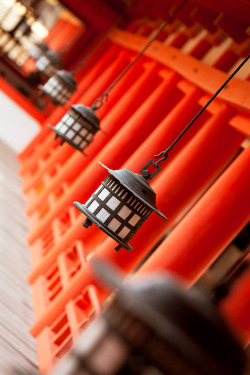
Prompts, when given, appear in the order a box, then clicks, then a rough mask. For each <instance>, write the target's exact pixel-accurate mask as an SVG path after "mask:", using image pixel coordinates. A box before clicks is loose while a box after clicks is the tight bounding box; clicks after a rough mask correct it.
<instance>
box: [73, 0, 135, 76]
mask: <svg viewBox="0 0 250 375" xmlns="http://www.w3.org/2000/svg"><path fill="white" fill-rule="evenodd" d="M130 8H131V3H130V4H129V5H128V7H127V8H126V9H125V11H124V12H123V13H122V14H121V15H120V17H118V18H117V20H116V21H115V23H114V24H113V25H112V26H111V28H110V29H109V30H108V31H107V32H106V33H105V34H104V35H103V37H102V38H101V39H100V40H99V42H97V43H96V44H95V46H94V47H93V48H92V50H91V51H90V52H89V53H88V54H87V55H86V56H84V58H83V59H82V61H80V62H79V64H77V66H76V67H75V69H73V70H72V75H73V76H74V75H75V74H76V73H77V72H78V70H79V69H81V68H82V66H83V65H84V64H85V62H86V61H87V60H88V59H89V57H90V56H91V55H92V54H93V53H94V52H95V51H96V50H97V49H98V48H99V47H100V45H101V44H102V43H103V42H104V40H106V39H107V37H108V35H109V34H110V33H111V31H112V30H113V29H114V28H115V27H116V26H117V25H118V24H119V22H120V21H121V20H122V19H123V18H124V17H125V15H126V14H127V13H128V11H129V9H130Z"/></svg>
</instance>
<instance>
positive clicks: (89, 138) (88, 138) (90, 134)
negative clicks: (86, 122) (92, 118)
mask: <svg viewBox="0 0 250 375" xmlns="http://www.w3.org/2000/svg"><path fill="white" fill-rule="evenodd" d="M93 138H94V135H93V134H92V133H89V134H88V135H87V137H86V139H87V141H89V142H91V141H92V140H93Z"/></svg>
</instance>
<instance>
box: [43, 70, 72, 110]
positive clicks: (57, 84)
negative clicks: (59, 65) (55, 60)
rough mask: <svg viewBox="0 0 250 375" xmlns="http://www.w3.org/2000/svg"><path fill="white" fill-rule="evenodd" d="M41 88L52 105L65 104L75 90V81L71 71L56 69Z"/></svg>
mask: <svg viewBox="0 0 250 375" xmlns="http://www.w3.org/2000/svg"><path fill="white" fill-rule="evenodd" d="M41 90H42V92H43V93H44V94H46V95H48V96H49V97H50V98H51V99H52V102H53V104H54V105H63V104H65V103H66V102H67V101H68V99H69V98H70V97H71V95H72V94H73V93H74V92H75V90H76V81H75V80H74V77H73V75H72V74H71V73H69V72H67V71H66V70H58V71H57V72H56V73H55V74H54V75H53V76H52V77H51V78H50V79H49V80H48V81H47V82H46V83H45V84H44V85H43V86H41Z"/></svg>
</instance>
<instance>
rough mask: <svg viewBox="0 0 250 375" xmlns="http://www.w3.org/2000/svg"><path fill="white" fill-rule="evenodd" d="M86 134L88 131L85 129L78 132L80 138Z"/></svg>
mask: <svg viewBox="0 0 250 375" xmlns="http://www.w3.org/2000/svg"><path fill="white" fill-rule="evenodd" d="M87 133H88V130H87V129H82V130H81V131H80V133H79V134H80V135H81V136H82V137H85V135H86V134H87Z"/></svg>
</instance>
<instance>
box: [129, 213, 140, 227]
mask: <svg viewBox="0 0 250 375" xmlns="http://www.w3.org/2000/svg"><path fill="white" fill-rule="evenodd" d="M139 220H140V216H138V215H136V214H134V215H133V216H132V217H131V219H130V220H129V224H131V225H133V226H134V225H136V224H137V223H138V221H139Z"/></svg>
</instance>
